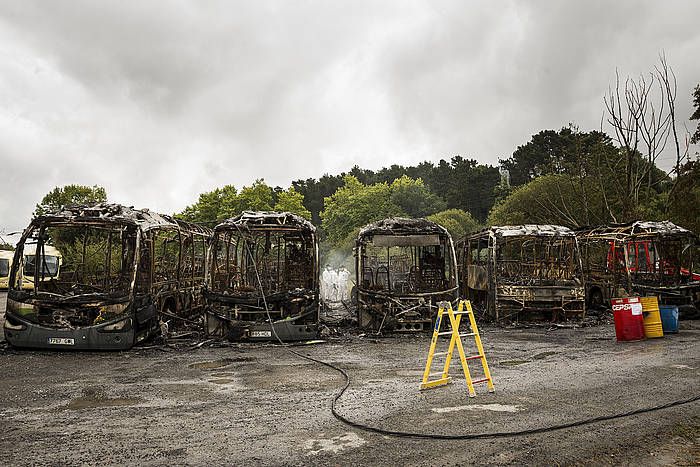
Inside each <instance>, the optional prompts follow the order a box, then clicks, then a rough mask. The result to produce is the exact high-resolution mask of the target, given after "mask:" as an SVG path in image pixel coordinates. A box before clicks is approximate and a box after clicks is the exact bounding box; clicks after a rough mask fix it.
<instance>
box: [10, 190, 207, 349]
mask: <svg viewBox="0 0 700 467" xmlns="http://www.w3.org/2000/svg"><path fill="white" fill-rule="evenodd" d="M210 233H211V230H209V229H206V228H203V227H199V226H197V225H194V224H190V223H186V222H183V221H180V220H177V219H174V218H172V217H170V216H166V215H161V214H156V213H153V212H150V211H148V210H146V209H144V210H137V209H134V208H132V207H125V206H121V205H118V204H99V205H94V206H71V207H65V208H62V209H61V210H60V211H58V212H56V213H51V214H47V215H43V216H39V217H37V218H35V219H34V220H32V222H31V223H30V224H29V227H27V229H26V230H25V231H24V233H23V234H22V237H21V239H20V241H19V243H18V245H17V249H16V250H15V256H14V261H13V263H12V270H11V272H10V289H9V291H8V297H7V310H6V320H5V325H4V332H5V338H6V340H7V341H8V342H9V343H10V344H11V345H13V346H17V347H35V348H63V349H67V348H71V349H94V350H116V349H128V348H130V347H132V346H133V345H134V344H135V343H138V342H140V341H143V340H145V339H147V338H148V337H151V336H153V335H154V334H155V333H157V332H158V331H159V330H160V324H161V319H163V320H165V321H173V324H181V323H182V322H185V321H191V320H192V319H196V318H199V316H201V310H202V307H203V299H202V295H201V288H202V285H203V282H204V269H205V258H206V244H207V240H208V238H209V236H210ZM32 244H34V245H35V247H34V251H35V258H34V261H31V262H26V264H30V265H33V266H34V271H32V273H33V274H32V276H33V279H34V280H33V287H32V288H31V289H30V290H24V289H23V267H24V264H25V261H22V258H23V255H24V249H25V246H28V245H32ZM49 245H53V246H55V247H56V248H58V249H59V250H60V251H61V253H62V255H63V258H62V265H61V273H60V275H58V276H51V275H50V274H47V272H46V271H48V270H49V269H48V268H46V266H45V265H44V263H45V262H46V261H45V260H44V255H45V253H44V252H45V251H47V246H49ZM42 265H44V266H42ZM198 315H199V316H198Z"/></svg>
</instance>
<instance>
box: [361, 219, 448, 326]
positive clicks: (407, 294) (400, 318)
mask: <svg viewBox="0 0 700 467" xmlns="http://www.w3.org/2000/svg"><path fill="white" fill-rule="evenodd" d="M355 271H356V272H355V273H356V280H357V286H356V292H355V299H356V301H357V319H358V324H359V326H360V328H361V329H365V330H369V331H373V332H376V333H380V332H382V331H405V332H407V331H422V330H429V329H430V328H431V327H432V325H433V318H434V316H435V315H436V312H437V306H436V304H437V303H438V302H441V301H454V300H456V299H457V293H458V290H457V270H456V259H455V253H454V247H453V245H452V237H450V234H449V233H448V232H447V230H446V229H445V228H443V227H441V226H440V225H438V224H436V223H434V222H431V221H428V220H426V219H404V218H391V219H384V220H381V221H378V222H375V223H373V224H369V225H367V226H365V227H364V228H363V229H362V230H360V233H359V236H358V238H357V242H356V248H355Z"/></svg>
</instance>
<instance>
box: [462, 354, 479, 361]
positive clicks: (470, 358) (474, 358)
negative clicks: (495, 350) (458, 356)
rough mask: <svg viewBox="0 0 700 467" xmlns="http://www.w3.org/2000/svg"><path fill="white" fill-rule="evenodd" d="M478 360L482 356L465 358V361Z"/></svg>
mask: <svg viewBox="0 0 700 467" xmlns="http://www.w3.org/2000/svg"><path fill="white" fill-rule="evenodd" d="M477 358H481V355H472V356H471V357H467V358H465V360H476V359H477Z"/></svg>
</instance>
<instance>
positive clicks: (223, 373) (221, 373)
mask: <svg viewBox="0 0 700 467" xmlns="http://www.w3.org/2000/svg"><path fill="white" fill-rule="evenodd" d="M211 375H212V376H214V377H216V378H228V377H229V376H233V375H235V373H234V372H233V371H219V372H217V373H212V374H211Z"/></svg>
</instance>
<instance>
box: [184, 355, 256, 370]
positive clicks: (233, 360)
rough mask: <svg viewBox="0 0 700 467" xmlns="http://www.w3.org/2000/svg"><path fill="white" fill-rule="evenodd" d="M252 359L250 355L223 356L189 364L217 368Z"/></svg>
mask: <svg viewBox="0 0 700 467" xmlns="http://www.w3.org/2000/svg"><path fill="white" fill-rule="evenodd" d="M248 360H250V358H248V357H235V358H222V359H219V360H209V361H206V362H196V363H190V364H189V365H187V366H188V367H189V368H196V369H198V370H216V369H219V368H224V367H227V366H229V365H230V364H232V363H237V362H247V361H248Z"/></svg>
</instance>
